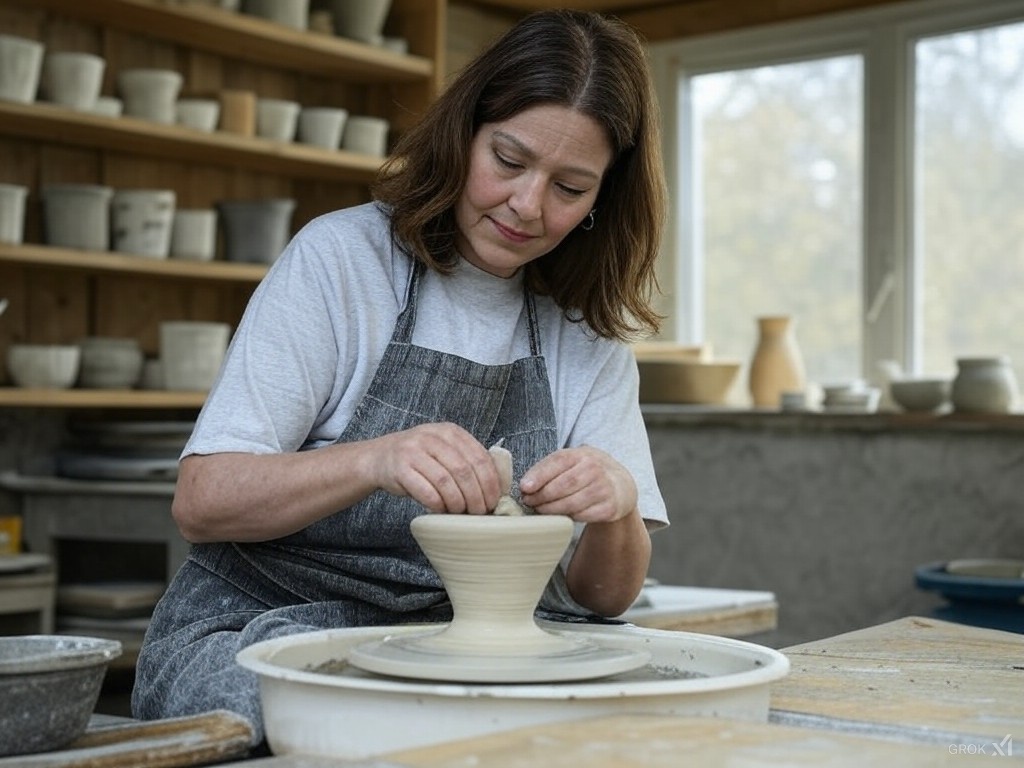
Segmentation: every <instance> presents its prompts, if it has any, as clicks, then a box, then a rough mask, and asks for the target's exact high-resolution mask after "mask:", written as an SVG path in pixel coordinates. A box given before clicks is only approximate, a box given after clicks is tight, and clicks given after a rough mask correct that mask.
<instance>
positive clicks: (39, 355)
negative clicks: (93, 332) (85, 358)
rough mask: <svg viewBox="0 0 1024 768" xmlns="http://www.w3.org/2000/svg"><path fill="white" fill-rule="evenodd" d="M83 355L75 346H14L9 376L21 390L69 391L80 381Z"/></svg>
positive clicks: (8, 369) (11, 352)
mask: <svg viewBox="0 0 1024 768" xmlns="http://www.w3.org/2000/svg"><path fill="white" fill-rule="evenodd" d="M81 355H82V353H81V349H80V348H79V347H78V346H77V345H73V344H72V345H64V344H12V345H11V346H10V347H8V349H7V373H8V375H9V376H10V377H11V380H12V381H13V382H14V383H15V384H16V385H17V386H19V387H32V388H36V387H38V388H42V389H67V388H69V387H71V386H73V385H74V383H75V380H76V379H77V378H78V368H79V363H80V361H81Z"/></svg>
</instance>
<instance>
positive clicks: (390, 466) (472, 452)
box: [369, 423, 501, 515]
mask: <svg viewBox="0 0 1024 768" xmlns="http://www.w3.org/2000/svg"><path fill="white" fill-rule="evenodd" d="M372 443H373V444H374V446H373V450H372V451H370V452H369V455H370V456H372V457H373V464H372V465H371V466H372V469H373V471H375V472H376V479H375V485H377V486H378V487H380V488H382V489H384V490H385V491H387V492H388V493H392V494H395V495H396V496H408V497H411V498H412V499H415V500H416V501H418V502H419V503H420V504H422V505H423V506H425V507H426V508H427V509H429V510H430V511H431V512H448V513H455V514H461V513H468V514H473V515H482V514H486V513H487V512H489V511H491V510H492V509H494V507H495V505H497V503H498V498H499V497H500V495H501V485H500V480H499V478H498V472H497V468H496V467H495V465H494V460H493V458H492V457H491V455H490V453H488V451H487V449H486V448H485V447H484V446H483V445H481V444H480V442H479V441H478V440H477V439H476V438H475V437H473V436H472V435H471V434H470V433H469V432H467V431H466V430H465V429H463V428H462V427H460V426H458V425H456V424H450V423H439V424H422V425H420V426H417V427H413V428H411V429H407V430H403V431H401V432H394V433H391V434H389V435H384V436H382V437H379V438H376V439H375V440H373V441H372Z"/></svg>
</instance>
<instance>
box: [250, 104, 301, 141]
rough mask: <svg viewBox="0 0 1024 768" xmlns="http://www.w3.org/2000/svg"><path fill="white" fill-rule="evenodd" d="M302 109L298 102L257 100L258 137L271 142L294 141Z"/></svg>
mask: <svg viewBox="0 0 1024 768" xmlns="http://www.w3.org/2000/svg"><path fill="white" fill-rule="evenodd" d="M301 109H302V107H301V105H300V104H299V103H298V102H297V101H288V100H287V99H257V100H256V135H257V136H259V137H260V138H263V139H270V140H271V141H292V140H294V139H295V131H296V129H297V127H298V123H299V111H300V110H301Z"/></svg>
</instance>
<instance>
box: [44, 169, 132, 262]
mask: <svg viewBox="0 0 1024 768" xmlns="http://www.w3.org/2000/svg"><path fill="white" fill-rule="evenodd" d="M113 193H114V190H113V189H111V188H110V187H102V186H98V185H96V184H50V185H47V186H45V187H43V190H42V197H43V229H44V232H45V239H46V242H47V244H48V245H55V246H58V247H63V248H82V249H84V250H89V251H106V250H108V249H109V248H110V199H111V197H112V196H113Z"/></svg>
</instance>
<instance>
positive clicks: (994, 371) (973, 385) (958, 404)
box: [952, 355, 1019, 413]
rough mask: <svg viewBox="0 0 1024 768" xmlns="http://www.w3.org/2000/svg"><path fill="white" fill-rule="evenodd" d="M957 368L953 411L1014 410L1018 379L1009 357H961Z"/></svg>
mask: <svg viewBox="0 0 1024 768" xmlns="http://www.w3.org/2000/svg"><path fill="white" fill-rule="evenodd" d="M956 366H957V373H956V376H955V377H954V379H953V392H952V399H953V407H954V409H955V410H957V411H967V412H976V413H1009V412H1011V411H1013V410H1015V409H1016V407H1017V399H1018V397H1019V392H1018V386H1017V377H1016V375H1015V374H1014V372H1013V368H1011V367H1010V359H1009V358H1008V357H1006V356H1005V355H997V356H995V357H961V358H959V359H958V360H957V361H956Z"/></svg>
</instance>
